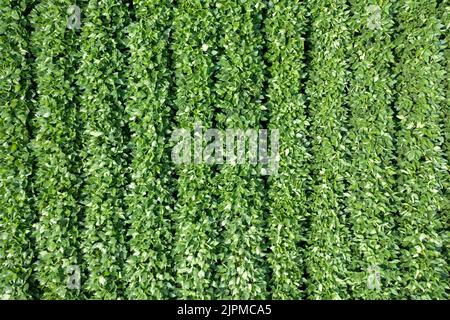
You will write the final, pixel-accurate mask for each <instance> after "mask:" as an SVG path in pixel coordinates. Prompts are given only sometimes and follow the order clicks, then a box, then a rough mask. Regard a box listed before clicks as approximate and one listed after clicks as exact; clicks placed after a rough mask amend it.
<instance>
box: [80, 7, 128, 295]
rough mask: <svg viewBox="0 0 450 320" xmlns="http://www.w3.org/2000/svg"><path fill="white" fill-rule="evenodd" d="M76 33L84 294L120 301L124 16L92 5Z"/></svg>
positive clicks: (124, 147)
mask: <svg viewBox="0 0 450 320" xmlns="http://www.w3.org/2000/svg"><path fill="white" fill-rule="evenodd" d="M83 12H84V16H83V17H84V19H85V21H86V22H85V23H84V24H83V27H82V28H81V35H80V38H81V46H80V55H81V60H80V66H79V69H78V71H77V75H78V76H77V85H78V87H79V90H80V93H81V94H80V104H79V105H80V109H79V114H80V120H81V123H82V127H81V128H80V129H81V134H80V135H81V138H80V139H81V142H82V146H81V150H80V151H79V155H80V157H81V161H82V179H83V183H82V186H81V198H80V202H81V204H82V205H83V217H82V220H81V228H82V231H81V234H80V236H81V241H80V243H79V247H80V249H81V256H82V267H83V270H82V278H83V281H82V283H81V285H82V288H83V294H85V295H86V296H88V297H91V298H96V299H116V298H118V297H122V296H123V294H124V288H125V279H124V276H123V267H124V263H125V259H126V257H127V251H126V246H125V234H126V233H125V232H124V230H126V226H125V224H126V220H127V219H126V218H127V217H126V215H128V214H129V213H128V212H127V211H126V210H125V201H124V195H125V192H126V187H127V178H128V172H127V168H128V166H129V162H130V159H129V157H128V154H129V152H128V149H129V148H128V145H127V141H128V140H129V128H128V124H127V121H126V112H125V102H126V98H125V94H126V89H127V82H126V79H127V78H126V75H127V74H128V67H127V58H128V52H127V51H126V41H125V37H126V34H125V32H124V30H125V27H126V26H128V25H129V24H130V17H129V11H128V9H127V7H126V6H125V5H124V3H123V2H122V1H119V0H99V1H97V0H95V1H94V0H92V1H89V2H88V3H87V4H86V5H85V6H84V11H83Z"/></svg>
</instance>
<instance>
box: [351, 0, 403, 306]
mask: <svg viewBox="0 0 450 320" xmlns="http://www.w3.org/2000/svg"><path fill="white" fill-rule="evenodd" d="M393 3H394V2H392V1H373V2H370V3H368V2H367V1H360V0H354V1H350V7H349V13H350V19H349V22H348V27H349V29H350V30H351V34H350V36H351V39H352V40H351V42H350V43H349V44H348V45H347V52H348V54H347V59H348V64H349V66H348V68H349V69H348V70H349V72H350V76H349V77H348V78H349V80H348V85H347V96H346V103H347V107H348V112H349V115H348V133H347V137H348V148H349V153H350V158H349V165H350V167H349V169H348V174H347V176H346V193H345V194H344V198H345V209H344V212H345V214H346V215H347V216H348V222H347V224H348V226H349V232H350V238H349V243H350V250H351V259H350V266H349V270H348V271H349V282H348V290H349V291H350V292H351V295H352V297H353V298H358V299H376V298H378V299H380V298H381V299H388V298H390V297H393V296H396V295H397V294H398V292H396V290H398V288H396V287H395V286H393V284H394V283H396V277H397V276H398V274H397V273H396V271H395V270H396V264H395V261H396V259H397V256H396V253H397V251H398V250H397V249H398V248H396V245H395V233H394V232H395V230H394V226H395V212H396V208H395V206H394V205H395V201H394V200H393V199H394V197H395V187H396V186H395V174H396V170H395V141H394V134H395V119H394V110H393V104H394V98H395V97H394V94H395V91H394V85H395V77H394V75H393V72H392V68H393V65H394V64H395V57H394V53H393V46H394V32H393V31H394V30H393V29H394V25H393V17H392V11H393V10H392V5H393ZM369 5H370V6H371V7H369V8H371V9H370V10H368V9H367V8H368V6H369ZM375 15H378V17H376V16H375ZM375 19H379V20H378V21H375ZM377 274H378V275H377ZM377 277H379V278H380V280H381V279H382V289H381V287H379V289H381V290H374V289H376V287H377V286H381V283H377V281H378V279H377ZM368 279H369V280H368Z"/></svg>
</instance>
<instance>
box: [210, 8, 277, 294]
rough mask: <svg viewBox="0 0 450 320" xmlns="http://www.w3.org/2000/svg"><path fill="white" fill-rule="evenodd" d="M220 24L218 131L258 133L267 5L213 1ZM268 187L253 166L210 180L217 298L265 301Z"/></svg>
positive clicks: (223, 170) (225, 168)
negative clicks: (215, 219) (216, 243)
mask: <svg viewBox="0 0 450 320" xmlns="http://www.w3.org/2000/svg"><path fill="white" fill-rule="evenodd" d="M215 5H216V8H215V9H214V13H215V21H216V23H217V24H218V25H220V30H219V32H218V35H217V38H218V40H217V45H218V48H219V52H220V53H221V54H220V57H219V58H218V61H217V69H218V70H217V72H216V73H215V79H216V83H215V86H214V89H215V93H216V101H217V102H216V115H215V122H216V127H217V128H218V129H220V130H225V129H226V128H241V129H246V128H259V127H260V125H261V124H262V122H263V121H265V120H267V119H266V118H267V114H266V112H265V110H264V109H265V105H264V103H263V99H264V95H265V75H266V74H265V68H264V58H263V44H264V38H263V35H264V33H263V15H264V12H265V10H266V8H265V5H266V4H265V3H264V2H261V1H255V0H249V1H245V2H236V1H231V0H219V1H216V2H215ZM265 183H266V182H265V181H264V179H263V178H262V177H261V175H260V172H258V171H257V168H256V167H255V166H252V165H250V164H248V163H246V164H242V165H239V166H233V165H231V164H227V163H225V164H224V165H222V166H220V167H219V168H218V172H217V174H216V177H215V179H214V185H215V191H214V193H215V194H216V196H217V206H216V208H215V210H216V211H217V214H218V215H219V216H220V219H219V221H218V223H217V224H216V225H218V226H220V229H219V230H220V233H219V238H218V239H217V240H219V241H220V250H218V252H217V254H216V259H217V263H216V283H217V285H216V287H217V293H216V298H218V299H229V298H240V299H249V298H253V299H262V298H266V297H267V293H268V288H267V284H268V283H267V282H268V281H267V279H268V268H267V266H266V264H265V256H266V254H267V253H266V252H267V239H266V227H267V226H266V223H265V221H266V219H267V207H266V200H267V199H266V197H265V194H264V192H263V190H264V189H265V187H266V184H265Z"/></svg>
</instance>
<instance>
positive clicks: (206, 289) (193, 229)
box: [172, 0, 220, 299]
mask: <svg viewBox="0 0 450 320" xmlns="http://www.w3.org/2000/svg"><path fill="white" fill-rule="evenodd" d="M217 4H218V3H217ZM215 5H216V4H215V1H209V0H206V1H195V0H188V1H182V2H178V4H177V7H176V8H175V9H174V19H173V20H174V22H173V30H172V33H173V36H172V39H173V42H172V43H173V45H172V50H173V59H174V61H173V68H174V69H173V70H174V72H175V87H176V89H175V93H174V97H175V101H174V109H175V110H176V115H175V126H176V127H177V128H183V129H185V130H187V132H188V133H189V136H191V137H192V140H191V144H192V146H191V151H192V152H191V163H190V164H184V165H179V166H177V172H176V175H177V177H176V178H177V181H176V187H177V193H176V194H177V203H176V205H175V209H174V210H175V212H174V215H173V223H174V229H175V231H174V234H175V240H174V248H173V252H172V256H173V257H174V273H175V296H177V297H180V298H183V299H213V298H214V297H215V296H216V291H215V289H216V287H217V284H216V280H215V279H214V275H215V265H216V263H217V259H216V249H217V245H218V242H219V241H218V237H219V232H218V229H219V228H220V227H219V225H218V223H219V221H218V216H220V214H219V212H218V211H217V204H216V194H215V191H214V190H215V185H214V181H213V178H214V174H215V172H214V168H213V167H212V166H211V165H209V164H205V163H199V162H200V161H201V159H202V156H203V155H202V154H201V153H200V154H199V151H200V152H202V150H203V148H204V147H205V145H204V144H203V143H202V142H199V141H198V138H197V136H198V135H199V134H202V131H204V130H206V129H209V128H213V127H214V110H215V102H216V100H215V93H214V88H213V85H214V79H213V75H214V73H215V61H216V59H217V54H218V51H217V29H216V20H215V19H216V17H215V16H214V11H213V10H214V7H215ZM213 52H215V54H214V53H213ZM194 130H195V132H194ZM203 133H204V132H203Z"/></svg>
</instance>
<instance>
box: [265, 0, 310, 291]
mask: <svg viewBox="0 0 450 320" xmlns="http://www.w3.org/2000/svg"><path fill="white" fill-rule="evenodd" d="M272 3H273V5H272V6H269V8H268V9H267V15H266V17H267V18H266V19H265V21H264V36H265V41H266V43H268V44H270V45H269V47H268V49H267V52H266V54H265V61H266V63H267V67H268V70H267V71H268V74H267V76H268V78H269V80H268V85H267V92H266V96H267V109H268V110H269V111H270V122H269V128H270V129H278V130H280V150H279V153H280V165H279V169H278V174H276V175H273V176H270V177H269V184H268V185H269V190H268V199H267V204H266V205H267V207H268V217H267V224H268V230H267V232H268V239H269V246H270V247H269V250H268V251H269V253H268V256H267V261H268V263H269V265H270V269H271V272H272V277H271V279H270V287H271V288H272V297H273V298H274V299H298V298H300V297H301V298H303V297H305V295H304V287H305V276H306V275H305V262H304V253H305V251H304V249H303V248H304V244H305V240H306V239H305V236H306V232H305V231H306V230H307V226H306V219H307V213H308V206H307V195H306V192H307V186H308V185H309V182H310V179H309V167H308V161H310V159H311V155H310V154H309V148H308V141H307V133H308V129H307V128H308V125H309V123H308V120H307V107H306V102H305V95H304V93H303V91H302V90H303V88H304V84H305V83H304V82H305V74H306V66H305V62H306V57H305V37H306V36H307V35H306V26H307V23H308V15H307V8H306V6H305V3H306V2H305V1H303V2H295V1H289V0H279V1H273V2H272Z"/></svg>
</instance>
